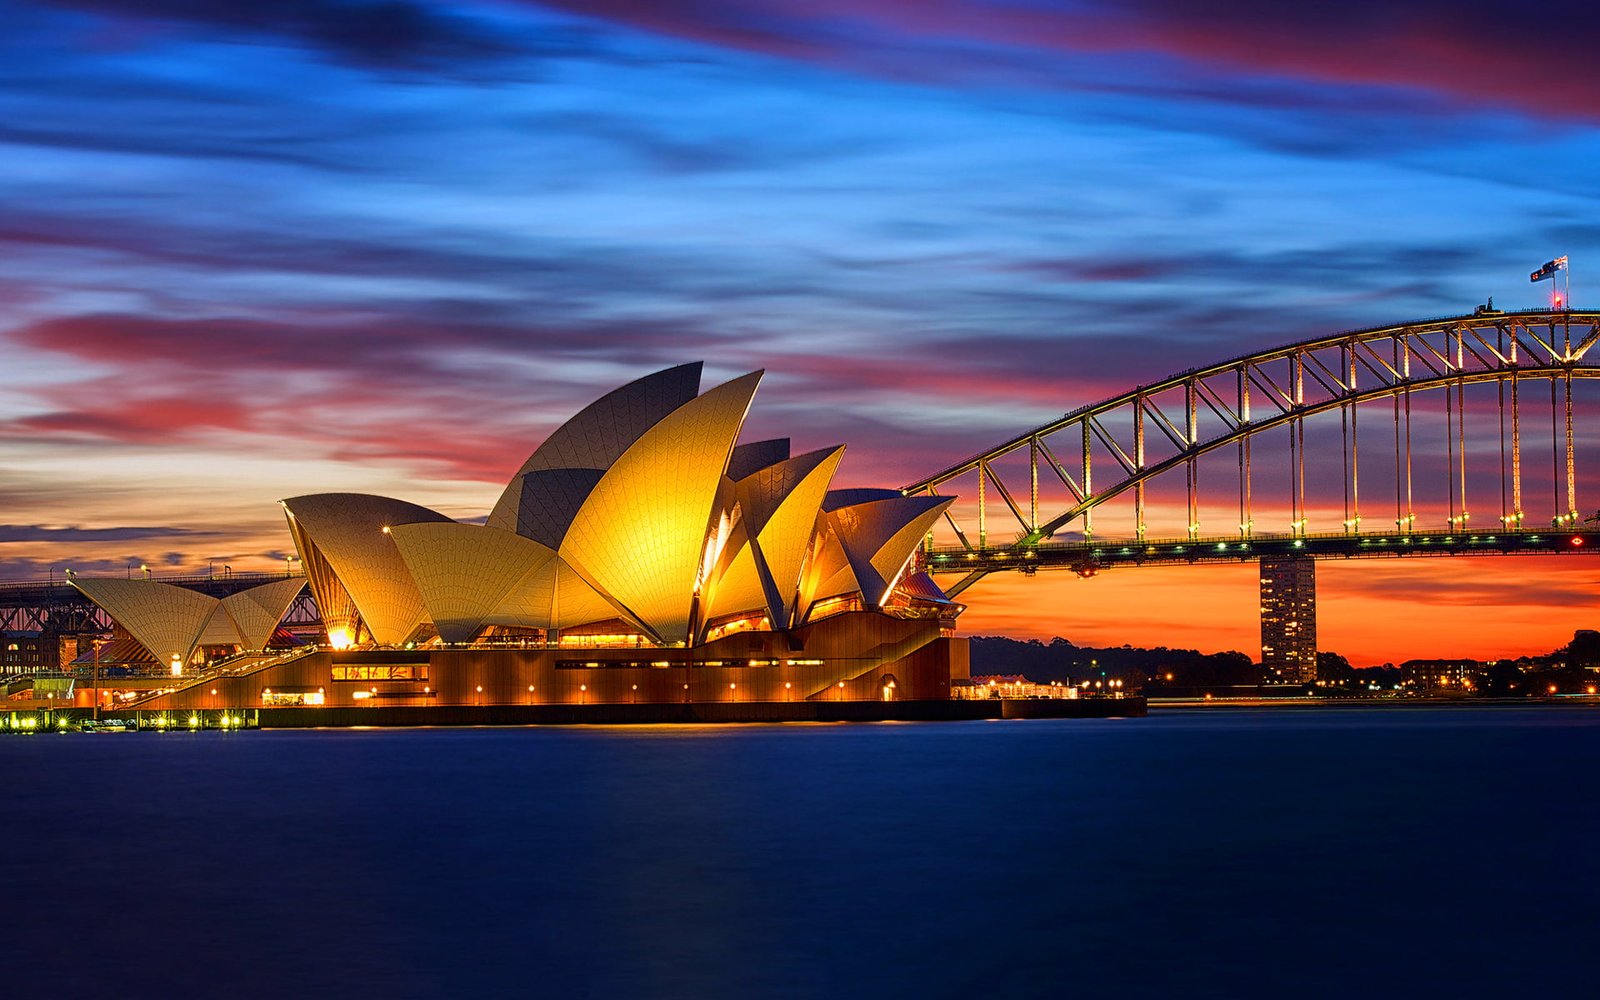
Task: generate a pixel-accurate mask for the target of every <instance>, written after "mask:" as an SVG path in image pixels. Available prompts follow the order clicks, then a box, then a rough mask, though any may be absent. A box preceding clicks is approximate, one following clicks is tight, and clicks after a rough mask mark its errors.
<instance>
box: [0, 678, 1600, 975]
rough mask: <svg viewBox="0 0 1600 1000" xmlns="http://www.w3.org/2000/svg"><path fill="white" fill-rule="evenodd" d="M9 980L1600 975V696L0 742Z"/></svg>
mask: <svg viewBox="0 0 1600 1000" xmlns="http://www.w3.org/2000/svg"><path fill="white" fill-rule="evenodd" d="M0 762H3V766H4V773H5V785H4V789H5V790H4V793H3V795H0V828H3V829H4V839H5V844H6V848H7V860H8V862H9V863H8V865H7V873H6V875H5V877H4V879H3V880H0V935H3V936H0V940H3V942H4V945H5V951H6V954H7V956H8V959H7V962H6V963H5V968H4V969H3V970H0V975H3V978H4V980H5V981H6V983H7V984H8V986H7V988H6V991H5V992H6V993H7V995H10V996H18V997H23V996H43V995H50V996H63V995H76V996H230V997H252V996H358V995H385V996H397V997H402V996H403V997H409V996H438V997H443V996H452V997H459V996H502V995H531V996H550V997H570V996H652V997H813V996H828V997H834V996H873V997H885V996H928V997H965V996H1051V997H1054V996H1067V995H1071V996H1216V997H1224V996H1226V997H1237V996H1274V997H1276V996H1349V995H1358V994H1360V995H1368V996H1400V995H1435V996H1437V995H1451V996H1468V995H1472V996H1541V995H1545V996H1548V995H1556V994H1560V993H1574V992H1577V991H1582V992H1588V991H1589V990H1590V989H1592V985H1593V980H1592V968H1591V966H1592V953H1593V947H1594V941H1595V937H1596V933H1597V931H1600V927H1597V923H1600V920H1597V916H1596V910H1597V908H1596V902H1597V898H1596V897H1597V892H1600V883H1597V879H1596V876H1597V875H1600V857H1597V844H1596V838H1597V836H1600V805H1597V796H1596V792H1597V789H1596V784H1597V782H1596V779H1595V774H1596V770H1597V767H1600V711H1597V710H1589V709H1582V708H1572V709H1563V708H1537V709H1536V708H1529V709H1520V708H1496V709H1458V708H1441V709H1419V710H1415V711H1371V710H1367V711H1363V710H1359V709H1352V710H1336V709H1330V710H1321V711H1305V712H1281V711H1280V712H1274V711H1253V712H1252V711H1231V710H1214V711H1204V712H1192V713H1166V714H1162V713H1157V714H1154V715H1152V716H1151V717H1149V718H1146V719H1130V720H1046V721H1026V722H1021V721H1017V722H998V721H987V722H953V723H908V724H832V725H809V724H788V725H768V726H720V727H718V726H707V727H683V726H660V727H637V728H630V727H622V728H616V727H605V728H601V727H595V728H512V729H419V730H400V731H284V732H272V731H264V732H243V733H217V732H202V733H187V732H179V733H164V734H145V733H137V734H135V733H127V734H70V735H54V734H49V735H46V734H41V735H37V736H25V737H24V736H19V737H12V738H6V739H4V740H0Z"/></svg>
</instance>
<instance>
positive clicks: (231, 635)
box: [71, 577, 305, 673]
mask: <svg viewBox="0 0 1600 1000" xmlns="http://www.w3.org/2000/svg"><path fill="white" fill-rule="evenodd" d="M71 580H72V585H73V586H74V587H76V588H78V590H79V591H80V592H81V593H82V594H83V595H84V596H85V597H88V598H89V599H90V600H91V601H94V602H95V603H96V604H98V605H99V606H100V607H101V608H103V609H105V612H106V613H107V614H108V615H110V616H111V618H112V620H113V621H115V622H116V623H117V624H118V625H121V626H122V628H123V629H124V630H126V631H127V632H128V634H129V635H131V636H133V638H134V639H135V640H137V641H138V642H139V644H140V645H142V646H144V647H145V648H146V649H147V650H149V651H150V653H151V654H152V655H154V656H155V658H156V659H157V660H159V661H160V662H161V663H163V664H170V665H172V667H173V672H174V673H181V671H182V669H183V668H184V667H185V666H187V665H188V664H190V663H192V662H193V661H194V660H195V659H196V658H197V657H199V656H201V655H202V652H203V650H205V649H208V648H209V649H218V648H222V649H229V650H241V649H243V650H257V649H264V648H266V645H267V643H268V641H269V640H270V639H271V637H272V633H273V630H274V629H276V628H277V627H278V622H279V621H281V620H282V619H283V616H284V615H285V614H286V613H287V612H288V610H289V606H290V605H291V604H293V603H294V599H295V598H296V597H298V596H299V595H300V591H301V589H302V588H303V587H304V586H305V581H303V580H297V579H291V580H279V581H277V582H275V583H268V584H263V585H262V586H259V587H252V588H250V589H249V590H241V591H239V592H238V593H236V594H232V595H230V596H228V597H224V598H221V599H218V598H215V597H210V596H208V595H206V594H202V593H200V592H199V591H195V590H190V589H188V588H186V587H175V586H173V585H172V584H169V583H160V582H158V581H155V580H107V579H85V578H83V577H72V578H71Z"/></svg>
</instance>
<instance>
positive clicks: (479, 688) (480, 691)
mask: <svg viewBox="0 0 1600 1000" xmlns="http://www.w3.org/2000/svg"><path fill="white" fill-rule="evenodd" d="M478 693H479V694H483V685H482V684H479V685H478Z"/></svg>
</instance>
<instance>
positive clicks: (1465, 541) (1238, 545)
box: [927, 528, 1600, 575]
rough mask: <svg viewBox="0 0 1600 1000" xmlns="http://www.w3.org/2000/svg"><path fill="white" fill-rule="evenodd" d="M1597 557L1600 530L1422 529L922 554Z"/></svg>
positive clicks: (949, 560)
mask: <svg viewBox="0 0 1600 1000" xmlns="http://www.w3.org/2000/svg"><path fill="white" fill-rule="evenodd" d="M1582 554H1600V530H1597V529H1588V528H1585V529H1581V530H1572V531H1547V532H1533V531H1503V532H1495V533H1490V532H1483V533H1476V534H1474V533H1469V532H1442V531H1441V532H1421V531H1415V532H1412V533H1410V534H1406V535H1400V534H1389V535H1376V534H1361V535H1348V534H1333V535H1306V536H1303V537H1298V538H1297V537H1294V536H1291V535H1276V536H1259V535H1258V536H1256V537H1253V538H1239V537H1238V536H1233V537H1231V538H1197V539H1174V538H1166V539H1145V540H1144V541H1135V540H1132V539H1095V540H1090V541H1069V542H1043V543H1040V544H1037V545H1027V546H1024V545H1016V546H1011V547H1004V548H999V547H990V548H988V549H966V548H962V547H960V546H941V547H937V548H935V549H933V551H932V552H930V553H929V554H928V558H927V567H928V571H929V572H930V573H934V574H937V575H944V574H954V573H992V572H997V571H1002V570H1013V571H1014V570H1020V571H1022V572H1024V573H1033V572H1035V571H1037V570H1040V569H1072V570H1075V571H1077V572H1079V573H1080V574H1084V575H1088V574H1091V573H1093V572H1096V571H1098V570H1100V569H1106V568H1109V567H1113V566H1160V565H1174V564H1187V563H1227V562H1248V561H1250V560H1252V559H1259V558H1261V557H1262V556H1289V555H1299V556H1311V557H1312V558H1315V559H1364V558H1382V557H1401V556H1464V555H1467V556H1470V555H1482V556H1492V555H1582Z"/></svg>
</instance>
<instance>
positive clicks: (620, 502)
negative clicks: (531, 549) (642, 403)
mask: <svg viewBox="0 0 1600 1000" xmlns="http://www.w3.org/2000/svg"><path fill="white" fill-rule="evenodd" d="M761 376H762V373H761V372H752V373H751V374H749V375H745V376H742V377H741V378H737V379H734V380H733V381H731V382H727V383H725V384H723V385H720V386H718V387H716V388H715V389H712V390H710V391H708V392H706V393H705V394H704V395H701V396H699V397H697V398H695V399H693V400H690V401H689V402H687V403H685V404H683V405H682V406H680V407H678V408H677V409H676V410H674V411H673V412H672V413H671V414H669V415H668V416H666V417H665V418H663V419H662V420H661V421H660V422H658V423H657V424H656V425H655V426H654V427H651V428H650V429H649V430H648V431H646V432H645V433H644V434H643V435H642V436H641V437H640V438H639V440H638V441H636V442H634V443H633V445H632V446H631V447H629V448H628V450H627V451H625V452H623V454H622V456H621V457H620V458H618V459H617V460H616V462H615V463H614V464H613V465H612V466H611V468H610V469H609V470H608V471H607V472H606V474H605V477H604V478H603V479H601V481H600V483H599V485H597V486H596V487H595V489H594V491H593V492H592V493H591V494H590V495H589V499H588V500H587V501H586V502H585V503H584V505H583V508H582V509H581V510H580V511H579V512H578V515H577V516H576V517H575V518H574V519H573V521H572V525H571V527H569V528H568V529H567V535H566V538H565V539H564V540H563V541H562V543H561V555H562V558H564V559H566V560H567V562H568V563H569V564H571V565H572V567H573V568H574V569H576V570H578V572H579V573H581V574H583V575H584V577H585V579H587V580H588V581H589V582H590V583H591V584H592V585H593V586H594V587H595V589H596V590H599V591H600V592H602V593H604V594H606V595H608V596H609V597H610V598H611V599H612V600H613V601H614V602H615V603H616V604H617V605H618V606H619V607H622V608H626V609H627V611H628V613H629V615H630V616H631V617H632V618H633V619H635V620H637V621H638V622H640V623H642V624H644V625H645V626H646V628H647V629H648V630H649V631H650V632H651V633H652V634H653V635H654V636H655V638H657V639H658V640H660V641H664V642H681V641H687V640H688V639H689V624H690V612H691V609H692V607H693V602H694V597H695V591H696V584H697V582H698V580H699V577H700V573H701V570H702V566H701V563H702V560H703V558H704V555H705V546H706V541H707V533H708V529H709V528H710V526H711V519H712V517H713V513H714V507H715V502H716V498H717V494H718V491H719V489H720V488H721V484H722V481H723V473H724V471H725V470H726V469H727V465H728V455H729V453H730V452H731V451H732V450H733V445H734V441H735V440H737V438H738V435H739V428H740V427H741V425H742V424H743V423H744V418H745V414H746V413H747V412H748V411H749V408H750V400H751V399H752V397H754V395H755V391H756V388H757V386H759V385H760V383H761Z"/></svg>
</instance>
